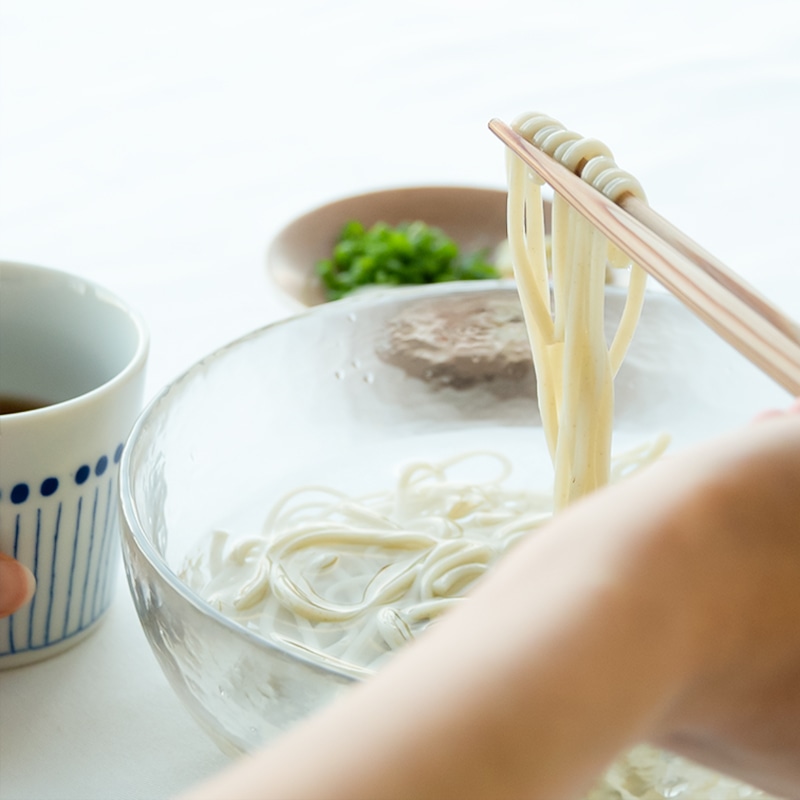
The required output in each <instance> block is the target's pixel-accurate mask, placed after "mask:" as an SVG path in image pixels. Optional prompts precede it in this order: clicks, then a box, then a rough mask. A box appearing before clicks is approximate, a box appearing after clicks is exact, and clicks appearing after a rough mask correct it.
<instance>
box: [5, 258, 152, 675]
mask: <svg viewBox="0 0 800 800" xmlns="http://www.w3.org/2000/svg"><path fill="white" fill-rule="evenodd" d="M147 352H148V336H147V331H146V329H145V326H144V323H143V322H142V320H141V318H140V317H139V316H138V315H137V314H136V312H134V311H133V310H132V309H131V308H130V307H129V306H128V305H127V304H126V303H124V302H123V301H122V300H120V299H119V298H118V297H116V296H115V295H113V294H112V293H110V292H108V291H106V290H105V289H103V288H102V287H100V286H98V285H96V284H94V283H92V282H90V281H87V280H84V279H83V278H79V277H76V276H74V275H70V274H67V273H64V272H59V271H57V270H52V269H45V268H42V267H34V266H30V265H26V264H13V263H9V262H0V552H3V553H5V554H7V555H9V556H12V557H14V558H16V559H17V560H18V561H20V562H22V563H23V564H25V566H27V567H28V568H29V569H30V570H31V572H33V574H34V577H35V578H36V591H35V593H34V595H33V598H32V600H31V601H30V602H29V603H28V604H27V605H26V606H24V607H23V608H21V609H20V610H18V611H17V612H16V613H15V614H13V615H12V616H10V617H7V618H6V619H0V668H6V667H14V666H19V665H22V664H27V663H31V662H34V661H39V660H41V659H44V658H48V657H50V656H52V655H55V654H57V653H59V652H61V651H62V650H65V649H66V648H68V647H70V646H72V645H73V644H76V643H77V642H79V641H81V640H82V639H83V638H84V637H86V636H87V635H88V634H89V633H90V632H91V631H93V630H94V629H95V627H96V625H97V623H98V622H99V621H100V619H101V618H102V616H103V614H104V612H105V611H106V610H107V609H108V607H109V605H110V602H111V599H112V597H113V592H114V584H115V577H116V573H117V567H118V563H119V561H118V559H119V555H118V554H119V543H118V538H119V519H118V518H119V510H118V496H117V491H116V484H117V472H118V464H119V460H120V457H121V455H122V450H123V448H124V446H125V441H126V439H127V436H128V433H129V431H130V429H131V427H132V425H133V422H134V421H135V419H136V417H137V415H138V413H139V411H140V409H141V404H142V398H143V390H144V377H145V364H146V361H147Z"/></svg>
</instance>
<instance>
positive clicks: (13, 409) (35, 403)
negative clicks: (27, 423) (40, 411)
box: [0, 393, 51, 414]
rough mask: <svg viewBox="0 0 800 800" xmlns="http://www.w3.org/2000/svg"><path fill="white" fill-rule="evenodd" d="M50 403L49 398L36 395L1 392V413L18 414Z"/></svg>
mask: <svg viewBox="0 0 800 800" xmlns="http://www.w3.org/2000/svg"><path fill="white" fill-rule="evenodd" d="M49 405H51V403H50V402H49V401H48V400H41V399H40V398H36V397H25V396H24V395H18V394H4V393H0V414H18V413H19V412H20V411H33V410H34V409H35V408H44V407H45V406H49Z"/></svg>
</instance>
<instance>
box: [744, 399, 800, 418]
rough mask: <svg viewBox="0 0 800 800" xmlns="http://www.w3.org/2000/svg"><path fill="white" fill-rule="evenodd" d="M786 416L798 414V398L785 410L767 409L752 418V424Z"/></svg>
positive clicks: (799, 406)
mask: <svg viewBox="0 0 800 800" xmlns="http://www.w3.org/2000/svg"><path fill="white" fill-rule="evenodd" d="M787 414H800V397H796V398H795V399H794V400H793V401H792V403H791V404H790V405H788V406H787V407H786V408H768V409H765V410H764V411H761V412H759V413H758V414H756V415H755V417H753V422H762V421H763V420H767V419H776V418H777V417H785V416H786V415H787Z"/></svg>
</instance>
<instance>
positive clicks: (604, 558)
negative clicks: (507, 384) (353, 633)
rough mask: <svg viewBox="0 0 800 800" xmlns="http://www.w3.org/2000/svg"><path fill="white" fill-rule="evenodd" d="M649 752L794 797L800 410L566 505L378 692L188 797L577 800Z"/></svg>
mask: <svg viewBox="0 0 800 800" xmlns="http://www.w3.org/2000/svg"><path fill="white" fill-rule="evenodd" d="M640 741H651V742H654V743H656V744H660V745H662V746H667V747H669V748H671V749H673V750H677V751H679V752H681V753H683V754H684V755H687V756H689V757H692V758H695V759H697V760H699V761H701V762H704V763H706V764H708V765H709V766H712V767H716V768H718V769H722V770H723V771H726V772H729V773H731V774H732V775H736V776H738V777H739V778H740V779H742V780H744V781H747V782H750V783H754V784H757V785H760V786H761V787H763V788H764V789H766V790H767V791H771V792H774V793H776V794H779V795H782V796H785V797H787V798H800V414H794V415H769V416H767V418H766V419H764V420H762V421H760V422H758V423H757V424H753V425H751V426H749V427H748V428H746V429H745V430H743V431H739V432H737V433H735V434H732V435H729V436H726V437H723V438H721V439H718V440H716V441H713V442H710V443H707V444H703V445H701V446H699V447H696V448H693V449H691V450H689V451H687V452H682V453H679V454H676V455H675V456H670V457H666V458H663V459H662V460H661V461H659V462H658V463H656V464H654V465H653V466H652V467H650V468H648V469H646V470H644V471H642V472H641V473H640V474H639V475H636V476H634V477H632V478H630V479H627V480H625V481H623V482H621V483H619V484H616V485H614V486H612V487H609V488H608V489H605V490H603V491H599V492H596V493H595V494H593V495H591V496H590V497H588V498H586V499H585V500H583V501H581V502H579V503H576V504H575V505H574V506H571V507H570V508H568V509H566V510H565V511H563V512H561V513H559V514H558V515H557V516H556V518H555V519H554V520H553V521H552V522H551V523H550V525H548V526H547V527H546V528H545V529H543V530H541V531H539V532H537V533H536V534H535V535H534V536H531V537H529V538H527V539H526V540H525V541H523V542H521V543H520V544H519V545H517V547H516V548H515V549H514V550H512V551H511V553H510V554H509V556H508V557H507V558H505V559H504V560H503V561H502V562H501V563H500V564H498V565H496V566H495V567H494V568H493V569H492V571H491V572H490V573H489V575H487V576H486V577H485V578H484V579H483V580H482V581H481V582H480V584H479V585H478V586H477V587H476V589H475V590H474V592H473V593H472V594H471V597H470V598H469V600H467V601H466V602H465V603H464V604H462V605H461V606H459V608H458V609H456V610H454V611H452V612H450V613H449V614H448V615H447V616H446V617H444V618H443V619H442V620H441V621H440V622H438V623H437V624H436V625H435V626H433V627H432V629H431V630H430V632H429V633H427V634H426V635H425V636H423V637H421V638H420V640H419V641H418V642H416V643H414V644H412V645H410V646H408V647H407V648H406V649H404V650H403V651H402V652H401V653H399V654H398V655H396V656H395V657H394V658H393V659H392V661H391V662H390V663H389V664H388V665H387V666H386V667H385V668H384V669H382V670H381V671H380V672H379V673H378V674H377V675H376V676H375V677H374V678H372V679H371V680H369V681H366V682H364V683H363V684H362V685H360V686H359V687H358V688H356V689H354V690H353V691H352V692H349V693H348V694H346V695H345V696H343V697H341V698H340V699H339V700H338V701H337V702H334V703H332V704H331V705H330V706H329V707H328V708H327V709H325V710H323V711H322V712H321V713H319V714H317V715H314V716H313V717H311V718H310V719H308V720H306V721H304V722H302V723H300V724H299V725H297V726H296V727H295V728H294V729H293V730H292V731H290V732H289V733H288V734H287V735H285V736H284V737H281V738H280V739H279V740H278V741H277V742H275V743H273V744H271V745H270V746H269V747H268V748H267V749H266V750H264V751H263V752H261V753H259V754H257V755H255V756H254V757H252V758H249V759H245V760H243V761H242V762H240V763H239V764H237V765H235V766H234V767H233V768H232V769H231V770H230V771H229V772H227V773H223V774H222V775H221V776H218V777H217V779H215V780H213V781H211V782H210V783H208V784H206V785H204V786H201V787H198V788H197V789H196V790H195V791H193V792H191V793H190V794H189V795H187V796H186V800H188V799H189V798H191V800H211V799H212V798H216V797H223V796H230V797H232V796H235V797H237V798H240V800H244V799H245V798H246V799H247V800H265V798H271V797H275V798H282V799H283V798H286V797H304V798H323V797H324V798H328V800H330V799H331V798H347V800H353V798H370V800H374V798H378V797H381V798H405V797H415V798H436V797H459V798H462V800H463V799H464V798H476V799H477V798H482V797H521V796H525V797H529V798H535V800H568V799H570V800H572V799H573V798H578V797H582V796H585V794H586V792H587V791H588V789H589V787H590V786H591V784H592V782H593V781H594V780H595V779H596V777H597V776H598V775H599V774H600V773H601V772H602V771H603V769H604V768H605V766H606V765H607V764H608V763H609V761H611V760H612V759H613V758H614V757H615V756H616V755H617V754H619V753H620V752H621V751H622V750H624V749H626V748H629V747H631V746H632V745H634V744H635V743H637V742H640ZM309 753H313V757H314V769H313V770H309V769H308V758H309Z"/></svg>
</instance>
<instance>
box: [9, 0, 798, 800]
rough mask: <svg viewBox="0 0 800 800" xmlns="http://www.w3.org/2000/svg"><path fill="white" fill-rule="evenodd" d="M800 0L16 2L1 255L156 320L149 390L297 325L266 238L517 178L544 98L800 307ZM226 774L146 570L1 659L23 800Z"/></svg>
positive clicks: (152, 790) (148, 792)
mask: <svg viewBox="0 0 800 800" xmlns="http://www.w3.org/2000/svg"><path fill="white" fill-rule="evenodd" d="M799 20H800V6H798V4H797V0H759V2H755V0H726V2H723V0H671V2H670V3H660V4H656V3H645V2H641V1H640V0H629V1H626V0H606V2H604V3H595V2H592V0H561V2H560V3H552V4H545V3H538V2H536V0H526V1H525V2H519V1H517V0H493V2H486V3H484V2H479V1H478V0H460V2H456V0H452V2H449V1H448V0H406V2H403V3H391V4H390V3H384V2H380V0H373V1H372V2H367V0H336V2H324V1H323V0H293V1H292V2H291V3H289V2H284V3H279V2H275V1H274V0H138V2H136V3H125V2H107V1H106V0H70V2H63V0H3V2H2V4H0V257H2V258H4V259H9V260H16V261H26V262H31V263H36V264H43V265H47V266H52V267H57V268H61V269H66V270H71V271H74V272H77V273H80V274H82V275H85V276H87V277H89V278H92V279H94V280H96V281H98V282H100V283H103V284H105V285H106V286H108V287H109V288H111V289H113V290H114V291H116V292H118V293H119V294H121V295H123V296H125V297H126V298H127V299H129V300H130V301H131V302H132V303H133V304H134V305H136V306H137V307H138V308H139V309H140V310H141V312H142V313H143V314H144V316H145V317H146V318H147V320H148V322H149V326H150V330H151V335H152V350H151V358H150V365H149V378H148V384H147V392H148V397H150V396H152V395H153V394H154V393H155V392H156V391H157V390H158V389H159V388H160V387H162V386H163V385H164V384H165V383H167V382H168V381H170V380H171V379H172V378H173V377H174V376H176V375H177V374H178V373H180V372H182V371H183V370H184V369H185V368H186V367H188V366H189V365H191V364H192V363H193V362H194V361H195V360H197V359H198V358H200V357H201V356H203V355H204V354H206V353H208V352H209V351H211V350H213V349H216V348H217V347H218V346H220V345H222V344H224V343H226V342H228V341H229V340H231V339H234V338H236V337H238V336H239V335H240V334H243V333H245V332H247V331H249V330H251V329H253V328H256V327H258V326H261V325H263V324H265V323H268V322H270V321H272V320H276V319H278V318H281V317H284V316H286V315H287V314H289V313H291V309H290V307H289V306H287V305H286V304H285V303H284V301H283V300H282V299H281V297H280V296H278V295H277V294H276V292H275V290H274V289H273V288H272V287H271V286H270V284H269V281H268V280H267V277H266V274H265V271H264V263H263V262H264V252H265V248H266V246H267V244H268V242H269V240H270V238H271V237H272V236H273V235H274V234H275V233H276V232H277V231H278V230H279V228H280V227H281V226H282V225H283V224H284V223H286V222H287V221H288V220H289V219H291V218H292V217H293V216H294V215H296V214H298V213H300V212H302V211H304V210H306V209H308V208H310V207H313V206H315V205H317V204H319V203H321V202H323V201H326V200H329V199H332V198H335V197H339V196H343V195H346V194H350V193H354V192H361V191H367V190H371V189H377V188H385V187H390V186H404V185H414V184H477V185H481V186H502V185H503V182H504V167H503V151H502V146H501V145H500V143H499V142H498V141H497V140H496V139H495V138H494V137H493V136H492V134H491V133H489V132H488V130H487V128H486V123H487V121H488V120H489V119H490V118H491V117H494V116H497V117H500V118H503V119H505V120H510V119H512V118H513V117H514V116H515V115H516V114H518V113H520V112H523V111H528V110H540V111H543V112H545V113H548V114H550V115H552V116H555V117H557V118H558V119H560V120H561V121H562V122H563V123H564V124H566V125H567V126H568V127H569V128H572V129H574V130H578V131H580V132H582V133H584V134H586V135H592V136H596V137H598V138H600V139H602V140H604V141H605V142H606V143H608V144H609V145H610V146H611V147H612V149H613V150H614V153H615V155H616V157H617V161H618V162H619V163H620V165H621V166H623V167H625V168H626V169H628V170H629V171H631V172H633V173H634V174H635V175H636V176H637V177H638V178H639V179H640V180H641V182H642V184H643V185H644V187H645V188H646V190H647V193H648V195H649V198H650V201H651V204H652V205H653V206H654V207H655V208H656V209H657V210H659V211H660V212H661V213H662V214H664V215H665V216H666V217H667V218H669V219H670V220H672V221H673V222H674V223H675V224H677V225H678V226H679V227H681V228H683V229H684V230H685V231H686V232H688V233H689V234H690V235H692V236H693V237H694V238H696V239H697V240H698V241H700V242H701V243H702V244H703V245H704V246H705V247H707V248H708V249H709V250H710V251H711V252H713V253H715V254H716V255H717V256H719V257H720V258H722V259H723V260H724V261H725V262H726V263H727V264H728V265H730V266H731V267H732V268H733V269H736V270H737V271H739V272H740V273H741V274H742V275H744V276H745V277H746V278H747V279H748V280H750V281H751V282H752V283H753V284H755V285H756V286H757V287H758V288H760V289H761V290H762V291H764V292H765V293H766V294H767V295H768V296H770V297H772V298H773V299H775V300H776V301H777V302H778V303H779V304H780V305H781V306H782V307H783V308H784V309H785V310H786V311H788V312H789V313H792V314H794V315H796V316H800V277H798V269H797V266H798V253H797V249H798V248H797V242H796V230H797V227H798V226H797V221H796V218H797V212H798V205H799V204H798V201H797V199H796V193H795V186H796V185H797V183H798V179H800V159H798V157H797V148H796V137H797V133H798V131H800V33H798V31H800V26H798V21H799ZM225 762H226V759H225V757H224V756H222V755H221V754H220V753H219V752H218V750H217V749H216V748H215V746H214V745H213V744H212V743H211V742H210V741H209V740H208V739H206V737H205V735H204V734H203V733H202V732H201V731H200V729H199V728H198V727H197V726H196V725H195V723H194V722H193V720H192V719H191V718H190V717H189V715H188V713H187V712H186V711H185V710H184V709H183V708H182V706H180V705H179V703H178V701H177V700H176V698H175V697H174V695H173V693H172V691H171V689H170V688H169V686H168V685H167V682H166V680H165V678H164V677H163V676H162V674H161V672H160V669H159V668H158V666H157V664H156V662H155V659H154V657H153V655H152V654H151V652H150V649H149V646H148V645H147V642H146V641H145V638H144V635H143V634H142V632H141V630H140V628H139V625H138V621H137V619H136V614H135V612H134V609H133V605H132V602H131V600H130V597H129V595H128V591H127V586H126V585H125V583H124V578H123V573H122V568H121V567H120V571H119V584H118V592H117V596H116V600H115V602H114V604H113V607H112V609H111V611H110V612H109V614H108V617H107V619H106V621H105V622H104V624H103V625H102V626H101V628H100V629H99V630H98V632H97V633H96V634H95V635H93V636H91V637H90V638H89V639H88V640H86V641H85V642H84V643H82V644H80V645H79V646H78V647H76V648H75V649H73V650H71V651H69V652H67V653H65V654H63V655H61V656H59V657H57V658H54V659H52V660H50V661H46V662H43V663H40V664H37V665H34V666H30V667H25V668H21V669H18V670H12V671H7V672H4V673H0V800H48V799H50V798H52V799H53V800H56V799H57V800H67V799H68V798H74V799H75V800H92V798H97V799H98V800H116V799H117V798H120V799H122V798H131V799H134V798H135V799H136V800H156V799H157V798H167V797H170V796H171V795H172V794H174V793H175V792H176V791H178V790H179V789H180V788H182V787H185V786H187V785H189V784H190V783H192V782H194V781H196V780H198V779H201V778H202V777H203V776H205V775H208V774H209V773H210V772H212V771H214V770H216V769H218V768H219V767H220V766H221V765H222V764H223V763H225Z"/></svg>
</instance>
